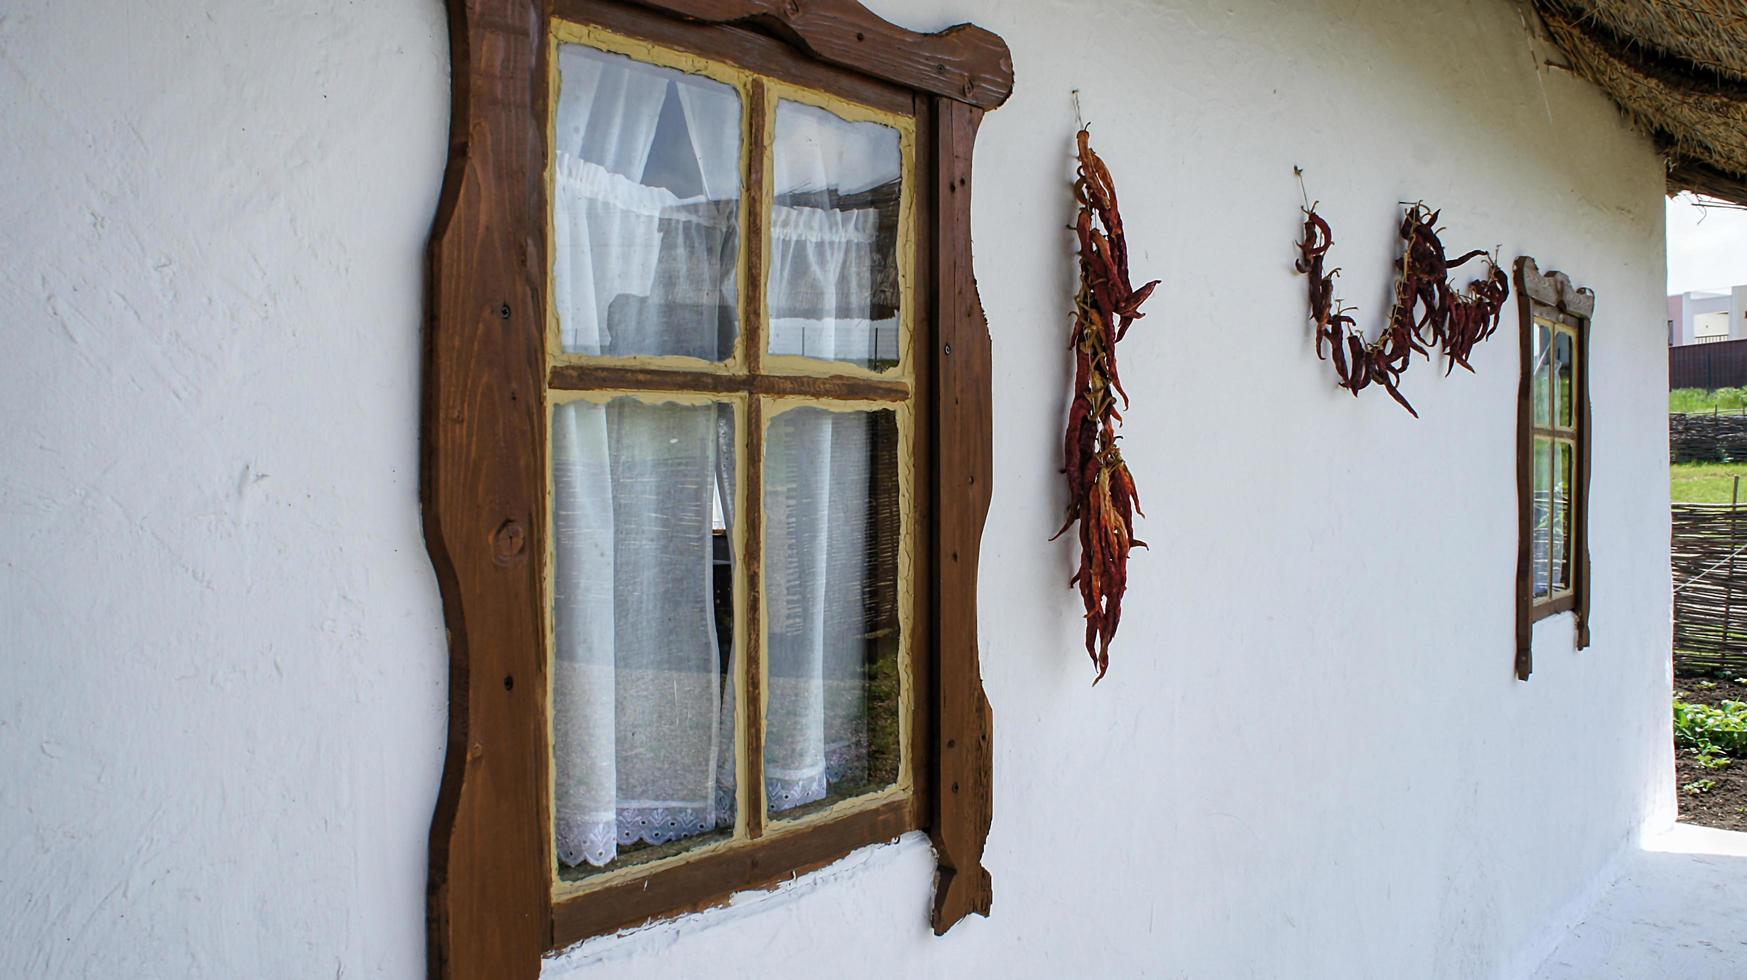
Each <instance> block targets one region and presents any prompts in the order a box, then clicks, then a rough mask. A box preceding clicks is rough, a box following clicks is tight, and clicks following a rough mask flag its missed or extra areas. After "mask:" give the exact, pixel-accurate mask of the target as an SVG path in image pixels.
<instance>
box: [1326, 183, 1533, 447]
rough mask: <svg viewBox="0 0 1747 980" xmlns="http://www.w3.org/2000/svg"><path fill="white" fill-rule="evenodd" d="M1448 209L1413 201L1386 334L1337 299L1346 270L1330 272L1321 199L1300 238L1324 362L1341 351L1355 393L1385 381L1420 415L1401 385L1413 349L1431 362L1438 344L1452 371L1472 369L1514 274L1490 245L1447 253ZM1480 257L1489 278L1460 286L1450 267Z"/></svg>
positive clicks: (1341, 369)
mask: <svg viewBox="0 0 1747 980" xmlns="http://www.w3.org/2000/svg"><path fill="white" fill-rule="evenodd" d="M1441 213H1442V212H1439V211H1433V210H1430V209H1429V208H1427V207H1426V206H1425V205H1424V204H1412V205H1408V206H1407V212H1406V214H1404V215H1403V216H1402V219H1401V231H1400V234H1401V241H1402V250H1401V268H1400V269H1399V270H1398V271H1397V272H1396V277H1395V302H1394V305H1393V307H1392V308H1391V309H1390V311H1389V320H1388V322H1387V323H1385V324H1384V327H1383V332H1382V333H1381V334H1379V335H1378V337H1377V339H1375V340H1372V341H1370V342H1366V340H1365V338H1364V335H1363V334H1362V333H1361V332H1360V331H1359V328H1358V325H1357V324H1356V323H1355V322H1354V321H1353V318H1352V317H1351V316H1350V315H1349V314H1351V313H1352V312H1353V309H1352V308H1351V307H1347V306H1343V305H1342V304H1341V302H1340V301H1339V300H1337V299H1335V295H1334V280H1335V276H1336V275H1338V274H1339V273H1340V270H1339V269H1334V270H1331V271H1327V272H1325V271H1324V270H1323V263H1324V258H1325V257H1326V256H1327V254H1328V250H1329V246H1331V245H1333V244H1334V237H1333V234H1332V233H1331V232H1330V230H1329V226H1328V222H1327V221H1325V220H1323V218H1322V216H1321V215H1318V214H1317V213H1316V205H1314V204H1306V205H1305V207H1304V238H1303V239H1302V240H1300V241H1299V242H1298V254H1299V258H1298V262H1297V263H1296V264H1297V268H1298V271H1299V272H1302V273H1306V274H1308V275H1309V276H1310V318H1311V320H1312V321H1313V322H1314V323H1315V324H1316V356H1317V357H1318V358H1321V359H1323V360H1327V359H1329V358H1330V357H1331V356H1332V357H1333V359H1334V366H1335V374H1336V375H1337V376H1339V378H1340V384H1341V387H1342V388H1345V389H1347V390H1348V391H1350V392H1352V393H1353V395H1354V397H1357V396H1358V394H1359V392H1361V391H1363V390H1364V389H1365V388H1367V387H1369V386H1370V385H1373V384H1376V385H1380V386H1382V388H1383V390H1384V391H1387V392H1388V393H1389V397H1391V398H1393V399H1395V400H1396V401H1397V402H1399V403H1400V404H1401V407H1402V408H1405V409H1407V411H1408V413H1409V414H1410V415H1412V416H1413V417H1414V418H1419V413H1418V412H1416V411H1414V409H1413V406H1412V405H1410V404H1408V401H1407V398H1406V397H1404V396H1403V395H1402V394H1401V387H1400V385H1401V375H1402V374H1403V372H1405V371H1406V370H1407V366H1408V364H1409V363H1410V362H1411V361H1412V358H1413V355H1414V354H1416V353H1417V354H1419V355H1420V356H1421V357H1425V358H1427V359H1428V360H1429V359H1430V357H1431V354H1430V352H1429V351H1428V350H1427V345H1435V346H1437V347H1438V348H1439V350H1440V352H1441V353H1442V354H1443V355H1444V356H1445V357H1446V358H1447V359H1448V363H1447V365H1446V366H1445V368H1444V374H1445V375H1446V376H1447V375H1449V373H1450V372H1451V371H1452V370H1453V369H1454V368H1455V367H1456V365H1458V364H1460V365H1461V366H1462V367H1463V368H1464V369H1465V370H1468V371H1470V372H1472V371H1473V370H1474V368H1473V367H1471V366H1470V365H1469V363H1468V357H1469V355H1470V354H1472V353H1473V350H1474V345H1475V344H1478V343H1480V342H1481V341H1483V340H1485V339H1487V338H1488V337H1491V336H1492V334H1493V331H1495V330H1497V329H1498V319H1499V315H1500V314H1501V313H1502V312H1503V310H1504V303H1505V300H1507V299H1509V298H1510V279H1509V278H1508V277H1507V276H1506V275H1505V274H1504V270H1502V269H1500V268H1499V267H1498V262H1497V261H1496V260H1495V259H1493V258H1492V257H1491V256H1490V255H1488V254H1487V253H1486V252H1485V251H1483V250H1480V249H1475V250H1474V251H1471V252H1466V253H1463V254H1462V255H1461V256H1460V257H1459V258H1456V259H1453V260H1452V259H1449V258H1447V257H1446V256H1445V255H1444V243H1443V242H1442V241H1440V240H1439V239H1438V232H1437V223H1438V215H1439V214H1441ZM1476 258H1483V259H1485V260H1486V264H1487V267H1488V271H1487V274H1486V276H1485V277H1484V278H1482V279H1476V280H1475V281H1473V282H1472V283H1469V285H1468V289H1467V291H1466V292H1461V293H1459V292H1457V291H1456V288H1455V287H1454V286H1452V285H1451V284H1450V271H1451V270H1452V269H1455V268H1457V267H1458V266H1461V265H1463V264H1464V263H1466V262H1468V261H1469V260H1471V259H1476ZM1324 344H1327V345H1328V351H1327V352H1325V351H1324V349H1323V345H1324Z"/></svg>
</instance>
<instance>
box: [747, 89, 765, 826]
mask: <svg viewBox="0 0 1747 980" xmlns="http://www.w3.org/2000/svg"><path fill="white" fill-rule="evenodd" d="M767 98H768V95H767V91H766V88H765V82H764V80H763V79H762V78H756V77H755V78H753V79H751V80H750V81H749V83H748V85H747V91H746V138H745V139H744V140H743V141H742V142H743V145H744V146H745V152H746V184H745V187H744V188H743V189H742V193H741V195H740V200H741V202H742V205H741V206H742V207H743V208H744V219H743V222H742V229H743V234H744V236H745V237H744V240H745V245H744V247H745V254H746V260H745V263H744V265H743V266H742V269H743V272H744V275H743V278H742V280H741V284H740V323H741V330H740V335H741V338H742V341H741V342H742V343H744V344H745V345H746V355H745V364H746V370H747V372H748V373H749V374H751V375H754V376H756V375H758V374H759V373H760V371H761V370H762V368H763V364H764V347H765V301H764V297H765V286H764V269H765V265H766V262H767V260H768V256H769V254H770V246H769V241H768V238H769V231H768V228H769V221H768V219H767V218H766V215H767V214H768V213H769V208H768V207H767V202H766V197H767V186H766V185H767V181H768V178H767V176H766V175H767V174H768V173H769V166H768V161H769V159H770V148H769V146H768V144H769V142H770V136H769V133H770V129H769V115H770V113H769V109H768V106H767V104H766V100H767ZM745 452H746V481H745V484H744V486H745V490H744V493H745V495H746V496H745V501H744V504H743V506H742V509H741V513H742V514H745V515H746V517H745V520H743V521H742V524H743V525H744V526H745V534H746V539H745V540H746V551H745V558H744V560H743V561H742V563H741V564H742V565H743V567H744V568H745V570H746V572H745V575H746V579H745V581H746V610H747V615H746V631H745V634H744V636H745V644H744V650H745V654H744V655H743V656H742V657H741V658H740V662H741V665H742V666H741V671H742V680H741V689H742V690H743V691H745V694H746V696H745V697H744V698H743V699H742V708H743V710H742V711H741V713H740V717H741V737H740V753H741V756H740V768H739V771H740V813H741V815H742V817H741V820H742V822H741V826H742V827H743V828H744V832H745V834H746V836H747V837H748V838H752V839H757V838H758V837H761V836H763V834H764V816H765V800H764V688H765V669H764V659H765V658H764V652H765V651H764V635H765V626H764V576H763V568H764V399H763V398H762V397H760V396H759V395H757V394H749V395H748V396H747V399H746V443H745Z"/></svg>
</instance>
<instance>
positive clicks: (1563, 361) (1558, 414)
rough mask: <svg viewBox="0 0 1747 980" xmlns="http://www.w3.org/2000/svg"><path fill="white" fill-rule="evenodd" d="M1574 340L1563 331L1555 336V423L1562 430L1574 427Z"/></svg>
mask: <svg viewBox="0 0 1747 980" xmlns="http://www.w3.org/2000/svg"><path fill="white" fill-rule="evenodd" d="M1572 341H1573V338H1572V336H1571V335H1570V334H1568V333H1566V332H1565V331H1563V330H1560V331H1558V332H1557V333H1555V334H1554V335H1553V389H1554V392H1553V405H1554V407H1555V411H1554V416H1553V418H1554V422H1555V424H1557V425H1558V426H1559V427H1560V428H1562V429H1569V428H1571V427H1572V424H1573V423H1572V421H1571V420H1572V412H1573V396H1574V395H1575V394H1576V387H1575V385H1574V384H1573V383H1572V381H1573V378H1574V377H1575V375H1576V370H1575V367H1574V365H1573V363H1572V359H1571V358H1572V353H1573V351H1574V350H1575V345H1574V344H1573V343H1572Z"/></svg>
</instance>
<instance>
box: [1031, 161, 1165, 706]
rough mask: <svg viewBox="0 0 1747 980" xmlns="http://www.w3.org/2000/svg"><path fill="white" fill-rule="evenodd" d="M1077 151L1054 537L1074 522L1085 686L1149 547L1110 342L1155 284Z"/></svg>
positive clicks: (1110, 198)
mask: <svg viewBox="0 0 1747 980" xmlns="http://www.w3.org/2000/svg"><path fill="white" fill-rule="evenodd" d="M1077 145H1078V151H1079V170H1078V176H1077V178H1076V179H1075V181H1074V200H1075V202H1077V203H1078V204H1079V207H1080V210H1079V216H1078V217H1077V219H1076V220H1075V222H1074V233H1075V235H1076V236H1077V237H1078V239H1079V245H1080V289H1079V293H1078V295H1076V296H1075V297H1074V323H1073V332H1072V335H1071V338H1070V344H1069V346H1070V349H1072V350H1073V352H1074V400H1073V402H1072V404H1071V405H1069V407H1068V426H1067V432H1066V436H1065V438H1064V443H1063V447H1062V457H1063V458H1062V472H1063V473H1065V474H1067V481H1068V510H1067V520H1066V521H1065V522H1064V523H1063V524H1062V528H1061V530H1060V531H1057V532H1056V533H1055V537H1058V538H1059V537H1061V536H1062V535H1063V534H1065V533H1066V532H1067V530H1068V528H1070V527H1073V526H1074V522H1075V521H1078V522H1079V524H1080V568H1079V571H1078V572H1076V573H1075V574H1074V577H1073V578H1072V579H1070V580H1069V581H1068V584H1069V585H1070V586H1072V585H1078V586H1079V589H1080V599H1081V601H1082V602H1083V603H1084V604H1085V607H1086V653H1087V655H1088V656H1090V657H1091V658H1092V664H1093V666H1094V667H1095V668H1096V669H1097V672H1098V673H1097V676H1096V677H1095V678H1093V680H1092V683H1094V684H1096V683H1098V681H1100V680H1103V678H1104V674H1105V672H1106V671H1108V670H1109V669H1110V641H1111V639H1112V638H1113V637H1114V636H1115V635H1116V627H1117V625H1118V624H1119V623H1120V622H1121V620H1122V597H1123V594H1124V593H1125V592H1126V591H1127V588H1128V553H1129V551H1130V550H1131V549H1133V548H1135V547H1141V548H1144V547H1146V542H1144V541H1141V540H1139V539H1137V538H1135V536H1134V515H1136V514H1140V515H1141V516H1143V517H1144V516H1146V515H1145V514H1143V513H1142V512H1141V509H1140V496H1139V494H1138V493H1136V492H1135V487H1134V476H1133V474H1131V473H1130V472H1129V471H1128V464H1127V463H1125V462H1123V459H1122V452H1121V450H1120V449H1118V448H1117V445H1116V442H1117V438H1118V437H1117V435H1116V425H1117V423H1118V422H1120V421H1121V419H1122V413H1121V412H1120V411H1118V410H1117V408H1116V397H1117V396H1118V395H1120V396H1121V398H1122V404H1123V407H1124V408H1126V407H1127V406H1128V393H1127V392H1126V391H1124V390H1123V388H1122V379H1121V375H1120V374H1119V373H1118V371H1117V368H1116V343H1117V341H1119V340H1121V339H1122V338H1123V337H1124V336H1126V335H1127V333H1128V328H1129V326H1130V325H1132V324H1133V323H1134V321H1135V320H1138V319H1140V318H1141V316H1142V314H1141V312H1140V305H1141V304H1142V303H1144V302H1145V301H1146V298H1147V297H1148V296H1150V295H1152V291H1153V288H1154V287H1156V286H1157V285H1158V284H1159V283H1158V280H1156V279H1155V280H1153V281H1152V282H1149V283H1147V284H1146V285H1144V286H1141V287H1140V288H1139V289H1135V288H1134V287H1133V286H1132V285H1131V283H1130V280H1129V276H1128V242H1127V239H1126V238H1125V237H1124V235H1123V232H1122V216H1121V214H1120V212H1119V211H1118V210H1117V205H1116V185H1115V182H1114V181H1113V180H1112V179H1111V176H1110V170H1109V168H1107V167H1106V166H1105V165H1104V161H1103V160H1101V159H1099V158H1098V154H1096V153H1094V152H1092V145H1091V133H1090V131H1088V130H1087V129H1085V128H1081V129H1080V132H1079V135H1078V137H1077ZM1051 540H1054V538H1052V539H1051Z"/></svg>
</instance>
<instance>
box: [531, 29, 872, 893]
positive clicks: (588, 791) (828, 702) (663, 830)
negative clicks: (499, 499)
mask: <svg viewBox="0 0 1747 980" xmlns="http://www.w3.org/2000/svg"><path fill="white" fill-rule="evenodd" d="M559 68H560V94H559V99H558V108H557V118H556V145H555V147H554V151H555V163H554V176H553V199H552V217H553V232H554V246H555V253H554V261H553V290H554V302H555V305H556V309H557V313H558V321H559V332H560V341H561V344H562V346H563V349H564V350H565V351H567V352H571V353H579V354H586V355H608V356H634V355H687V356H693V357H700V358H704V359H706V360H721V359H723V358H725V357H726V356H727V355H728V354H729V352H730V351H731V349H732V344H733V338H734V335H735V333H736V330H737V324H736V323H735V321H734V317H735V311H736V309H737V305H738V304H737V300H736V289H737V284H736V282H735V275H736V268H737V257H738V237H737V236H738V228H737V223H738V207H739V197H740V173H741V164H740V152H741V149H740V145H739V144H740V138H741V129H740V104H739V98H738V96H737V94H736V93H735V92H734V90H733V89H731V88H728V87H727V86H723V85H719V84H717V83H714V82H712V81H710V80H708V79H702V78H699V77H697V76H688V75H683V74H682V73H679V72H675V71H671V70H668V69H663V68H656V67H653V66H647V65H639V64H637V63H635V62H632V61H630V60H629V59H626V58H623V57H621V56H618V55H611V54H604V53H601V52H597V51H593V50H590V49H587V48H583V47H580V46H574V45H565V46H563V47H561V49H560V52H559ZM783 118H787V117H786V116H783V115H782V114H781V112H780V110H779V133H778V139H777V141H776V142H777V148H776V160H775V165H776V176H777V178H778V193H779V196H781V195H782V194H784V193H805V192H807V191H808V190H809V189H818V188H824V189H829V190H830V191H831V192H832V193H834V194H835V193H837V192H838V190H839V188H840V186H841V185H840V184H839V183H838V182H837V181H838V178H839V177H840V176H841V173H842V170H843V168H844V167H845V166H847V165H848V164H845V162H844V155H845V152H848V151H845V150H844V148H843V147H842V146H841V145H836V144H832V143H831V142H830V139H829V134H828V133H826V132H825V131H824V130H823V129H820V128H818V127H815V128H814V129H813V130H812V131H810V132H812V134H813V135H812V136H811V137H809V138H807V139H801V140H795V139H789V140H784V139H783V136H782V122H781V120H782V119H783ZM839 122H841V120H839ZM785 147H787V148H786V149H785ZM895 147H896V143H895V140H894V141H893V143H892V150H893V158H892V160H891V161H890V170H891V171H892V174H893V175H894V177H893V179H895V175H896V171H897V163H896V158H895ZM852 149H853V148H852ZM850 156H851V157H853V156H854V153H850ZM854 166H858V167H863V168H864V169H865V167H866V164H864V163H854ZM857 179H860V178H857ZM869 179H872V178H869ZM869 186H872V185H871V184H870V185H869ZM829 200H830V197H829V195H828V196H827V197H826V198H822V199H820V203H822V204H827V202H828V201H829ZM770 226H771V243H770V247H771V263H770V283H771V286H770V294H769V295H770V297H771V315H772V330H771V337H772V341H771V350H772V351H773V352H776V353H793V354H802V355H805V356H808V357H820V358H828V359H841V360H849V361H855V362H866V361H868V360H869V359H870V358H871V357H875V356H879V355H880V351H881V349H882V344H885V343H886V342H885V341H882V340H880V339H879V326H878V324H876V322H875V321H874V320H873V319H872V318H871V317H870V310H871V308H872V301H871V295H872V293H873V290H874V289H875V285H876V284H875V282H874V280H875V270H876V269H877V268H878V261H879V255H880V250H881V249H882V248H883V249H885V250H887V251H888V252H889V251H890V250H891V248H892V244H891V243H890V242H889V241H887V242H882V241H881V232H880V221H879V214H878V212H877V211H875V210H874V209H871V208H851V209H840V208H837V207H835V206H834V205H829V204H827V206H822V207H802V206H797V205H789V204H785V205H784V206H781V207H776V208H774V209H773V213H772V214H771V221H770ZM895 322H896V321H895V319H891V320H889V323H893V324H895ZM888 346H892V347H893V349H894V350H895V343H894V344H891V345H888ZM894 356H895V355H894ZM872 418H873V416H872V415H871V414H870V413H867V412H862V411H842V412H833V411H826V410H823V409H819V408H797V409H791V410H788V411H782V412H777V413H774V414H773V415H772V416H771V417H770V429H769V434H768V438H767V443H766V446H767V448H766V459H765V460H764V461H763V463H764V465H765V481H764V485H765V488H766V491H765V500H764V501H763V502H762V503H763V505H764V506H765V508H766V512H767V515H768V516H767V519H766V533H765V542H764V545H765V568H766V591H767V602H768V607H767V612H768V618H767V623H768V636H769V642H770V657H769V659H768V662H767V668H768V671H769V674H770V688H769V713H768V717H767V726H766V727H767V731H766V740H765V741H766V762H767V774H766V775H767V782H766V790H767V792H768V794H769V798H770V806H771V809H773V810H778V811H780V810H786V809H789V808H791V807H795V806H799V805H801V804H804V803H808V802H813V801H817V800H819V799H822V798H824V797H826V796H827V795H828V794H830V793H831V792H832V791H833V790H832V784H838V783H842V784H844V785H853V786H857V787H859V786H860V785H862V784H863V783H865V781H866V778H867V770H868V765H867V756H868V751H867V745H868V736H867V730H868V719H867V714H868V707H867V697H866V695H865V686H866V679H867V673H868V671H867V661H868V654H867V651H868V649H869V647H868V641H867V639H866V635H867V633H868V624H867V620H868V616H867V610H868V605H869V604H868V599H867V596H868V594H869V589H870V582H869V575H870V572H869V569H870V567H872V566H871V565H870V562H869V559H868V552H869V548H870V543H871V541H872V540H873V539H872V532H871V531H870V526H869V513H870V509H869V508H870V504H869V501H870V486H871V484H872V481H873V480H875V479H876V478H879V479H893V480H895V479H896V477H895V473H889V472H885V471H882V472H880V473H875V472H874V467H875V463H874V461H873V456H872V452H873V450H872V448H871V444H870V425H871V423H870V420H871V419H872ZM550 432H551V466H552V492H553V501H552V511H553V529H554V531H553V533H554V536H555V541H554V545H555V561H554V567H553V581H554V596H553V600H554V609H553V627H554V635H555V651H554V654H555V656H554V664H553V698H554V702H553V739H554V745H553V752H554V767H555V770H556V772H555V775H556V785H555V796H554V808H555V820H556V825H557V826H556V835H557V841H556V843H557V851H558V856H559V858H560V860H561V861H562V862H564V863H565V864H566V865H569V866H572V867H576V866H592V867H603V866H606V865H609V864H612V863H613V862H614V861H615V860H617V859H618V858H619V857H621V854H622V852H623V851H624V850H625V849H627V848H633V847H637V846H640V845H651V844H667V843H671V842H674V841H680V840H685V839H687V838H692V837H698V836H700V835H708V834H712V833H719V832H723V831H725V830H727V829H730V828H732V826H733V823H734V817H735V776H736V770H737V766H736V761H735V754H734V744H735V728H734V717H735V714H736V710H735V705H734V684H733V683H732V682H731V678H732V677H733V676H734V671H736V670H737V669H738V662H739V659H740V653H739V651H736V650H729V651H727V652H726V653H725V652H724V648H725V647H727V646H729V644H727V643H725V642H724V641H725V639H726V638H725V637H723V636H721V635H719V630H718V626H717V618H716V611H717V599H718V598H719V596H718V595H717V589H716V587H715V583H714V580H713V563H714V546H715V545H714V535H713V533H712V532H713V531H716V530H725V531H727V532H728V533H729V537H730V540H731V539H732V528H733V527H734V524H735V519H736V516H737V515H736V514H735V500H734V489H733V488H734V472H735V465H734V453H735V446H736V445H738V444H739V443H740V442H741V441H742V440H743V439H744V435H743V434H740V433H737V432H736V431H735V423H734V417H733V414H732V411H731V409H730V408H729V407H728V406H727V405H726V404H718V403H711V402H700V401H697V400H695V399H680V400H676V401H667V402H662V401H660V400H659V396H649V397H646V398H643V399H639V398H633V397H630V396H622V397H615V398H612V399H610V400H604V401H597V400H580V401H570V402H566V403H563V404H560V405H557V406H555V407H554V408H553V410H552V418H551V428H550ZM758 462H759V461H751V463H752V464H753V465H757V464H758ZM887 469H888V470H889V469H890V467H889V465H888V466H887ZM892 533H893V534H895V533H896V529H895V528H894V529H892Z"/></svg>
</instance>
